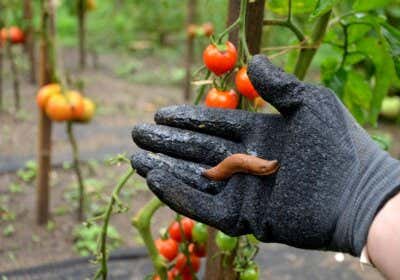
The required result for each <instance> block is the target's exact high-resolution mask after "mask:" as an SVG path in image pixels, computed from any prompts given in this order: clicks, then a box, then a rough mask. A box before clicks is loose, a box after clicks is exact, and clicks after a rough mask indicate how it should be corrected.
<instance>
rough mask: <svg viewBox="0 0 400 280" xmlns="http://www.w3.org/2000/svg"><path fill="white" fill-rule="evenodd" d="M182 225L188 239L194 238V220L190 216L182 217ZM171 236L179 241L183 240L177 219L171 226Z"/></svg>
mask: <svg viewBox="0 0 400 280" xmlns="http://www.w3.org/2000/svg"><path fill="white" fill-rule="evenodd" d="M181 225H182V230H183V233H184V234H185V239H186V240H187V241H191V240H192V229H193V227H194V221H193V220H191V219H189V218H186V217H185V218H182V219H181ZM168 232H169V236H170V237H171V238H172V239H174V240H175V241H177V242H182V236H181V230H180V226H179V223H178V221H175V222H173V223H172V224H171V226H170V227H169V230H168Z"/></svg>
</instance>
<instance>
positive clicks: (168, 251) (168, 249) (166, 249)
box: [155, 238, 179, 261]
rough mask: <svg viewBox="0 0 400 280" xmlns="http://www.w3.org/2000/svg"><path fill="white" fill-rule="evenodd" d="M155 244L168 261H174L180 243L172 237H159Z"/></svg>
mask: <svg viewBox="0 0 400 280" xmlns="http://www.w3.org/2000/svg"><path fill="white" fill-rule="evenodd" d="M155 244H156V247H157V250H158V251H159V252H160V254H161V255H162V256H163V257H164V258H166V259H167V260H168V261H172V260H173V259H175V257H176V256H177V255H178V249H179V248H178V243H177V242H176V241H175V240H173V239H172V238H168V239H161V238H160V239H157V240H156V241H155Z"/></svg>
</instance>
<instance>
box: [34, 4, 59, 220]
mask: <svg viewBox="0 0 400 280" xmlns="http://www.w3.org/2000/svg"><path fill="white" fill-rule="evenodd" d="M54 21H55V9H54V3H53V0H41V32H42V33H41V42H40V73H39V74H40V81H39V86H43V85H46V84H48V83H50V82H53V81H54V80H55V54H54V37H55V24H54ZM38 166H39V171H38V180H37V207H36V208H37V223H38V224H46V223H47V221H48V219H49V201H50V190H49V174H50V170H51V120H50V119H49V118H48V117H47V115H46V114H45V112H44V111H43V110H40V111H39V134H38Z"/></svg>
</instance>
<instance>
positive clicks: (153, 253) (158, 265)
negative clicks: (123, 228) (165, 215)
mask: <svg viewBox="0 0 400 280" xmlns="http://www.w3.org/2000/svg"><path fill="white" fill-rule="evenodd" d="M163 205H164V204H163V203H162V202H161V201H160V200H159V199H158V198H157V197H154V198H153V199H151V200H150V201H149V202H148V203H147V204H146V205H145V206H144V207H143V208H142V209H140V211H139V212H138V213H137V214H136V215H135V217H133V219H132V225H133V226H134V227H135V228H136V229H137V230H138V232H139V234H140V236H141V237H142V239H143V242H144V244H145V246H146V248H147V250H148V252H149V256H150V258H151V260H152V263H153V266H154V269H155V271H156V272H157V274H158V275H159V276H160V278H161V279H163V280H164V279H167V265H166V262H165V259H164V258H163V257H162V256H161V255H160V254H159V253H158V250H157V248H156V246H155V244H154V240H153V236H152V234H151V219H152V217H153V215H154V213H155V212H156V211H157V210H158V209H159V208H160V207H162V206H163Z"/></svg>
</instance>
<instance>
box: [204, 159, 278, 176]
mask: <svg viewBox="0 0 400 280" xmlns="http://www.w3.org/2000/svg"><path fill="white" fill-rule="evenodd" d="M278 169H279V164H278V161H277V160H265V159H262V158H259V157H256V156H251V155H246V154H233V155H231V156H229V157H227V158H225V159H224V160H223V161H221V162H220V163H219V164H218V165H216V166H214V167H213V168H210V169H207V170H205V171H204V172H203V175H204V176H206V177H207V178H209V179H211V180H215V181H222V180H226V179H229V178H230V177H231V176H232V175H233V174H235V173H248V174H251V175H257V176H266V175H270V174H273V173H275V172H276V171H277V170H278Z"/></svg>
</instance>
